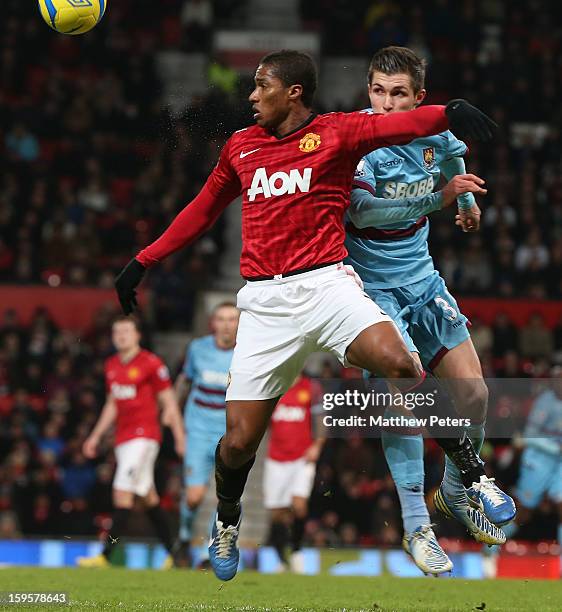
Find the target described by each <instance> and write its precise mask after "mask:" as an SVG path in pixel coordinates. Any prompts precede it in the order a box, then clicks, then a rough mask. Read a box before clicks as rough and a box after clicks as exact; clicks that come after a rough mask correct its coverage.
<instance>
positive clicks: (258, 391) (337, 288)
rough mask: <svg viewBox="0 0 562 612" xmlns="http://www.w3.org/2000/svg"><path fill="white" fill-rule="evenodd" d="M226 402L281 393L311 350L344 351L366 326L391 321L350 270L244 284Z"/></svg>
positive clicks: (329, 269) (340, 268) (323, 270)
mask: <svg viewBox="0 0 562 612" xmlns="http://www.w3.org/2000/svg"><path fill="white" fill-rule="evenodd" d="M237 306H238V308H239V309H240V311H241V314H240V323H239V325H238V334H237V336H236V346H235V348H234V355H233V357H232V364H231V366H230V376H229V386H228V388H227V391H226V400H227V401H229V400H264V399H272V398H275V397H279V396H281V395H283V394H284V393H285V392H286V391H287V390H288V389H289V388H290V387H291V385H292V384H293V382H294V381H295V379H296V378H297V376H298V375H299V374H300V372H301V370H302V368H303V365H304V362H305V360H306V358H307V357H308V356H309V355H310V354H311V353H314V352H317V351H325V352H330V353H332V354H334V355H335V356H336V357H337V358H338V359H339V360H340V362H341V363H342V364H343V365H345V366H349V365H350V364H349V363H348V362H347V361H346V359H345V353H346V351H347V348H348V347H349V345H350V344H351V343H352V342H353V341H354V340H355V338H357V336H358V335H359V334H360V333H361V332H362V331H363V330H364V329H366V328H367V327H370V326H371V325H374V324H375V323H381V322H382V321H389V322H392V319H391V318H390V317H389V316H388V315H387V314H385V313H383V312H382V311H381V309H380V308H379V307H378V306H377V305H376V304H375V302H373V301H372V300H371V299H370V298H369V297H368V296H367V294H366V293H364V291H363V287H362V285H361V281H360V280H358V277H357V275H356V274H355V273H354V271H353V268H352V267H351V266H344V265H343V264H341V263H339V264H333V265H330V266H326V267H325V268H320V269H318V270H312V271H310V272H303V273H302V274H296V275H295V276H289V277H287V278H275V279H272V280H263V281H248V282H247V283H246V285H244V287H242V289H240V291H239V292H238V299H237Z"/></svg>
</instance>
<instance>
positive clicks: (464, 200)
mask: <svg viewBox="0 0 562 612" xmlns="http://www.w3.org/2000/svg"><path fill="white" fill-rule="evenodd" d="M458 142H461V141H460V140H459V141H458ZM463 144H464V143H463ZM465 149H466V147H465ZM439 169H440V170H441V173H442V174H443V176H444V177H445V180H447V181H450V180H451V179H452V178H453V177H454V176H456V175H457V174H466V166H465V164H464V158H463V157H462V155H457V156H455V157H449V158H448V159H445V160H443V161H442V162H441V163H440V164H439ZM457 203H458V205H459V208H461V209H463V210H470V209H471V208H472V207H473V206H474V204H476V199H475V198H474V194H473V193H470V192H467V193H461V195H460V196H458V197H457Z"/></svg>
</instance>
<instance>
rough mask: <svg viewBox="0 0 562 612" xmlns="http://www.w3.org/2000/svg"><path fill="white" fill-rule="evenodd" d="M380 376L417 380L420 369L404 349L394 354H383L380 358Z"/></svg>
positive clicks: (420, 372)
mask: <svg viewBox="0 0 562 612" xmlns="http://www.w3.org/2000/svg"><path fill="white" fill-rule="evenodd" d="M381 367H382V374H383V376H385V377H386V378H391V379H392V378H419V377H420V376H421V375H422V372H423V370H422V368H421V366H420V365H419V364H418V363H417V361H416V360H415V359H414V357H413V356H412V354H411V353H410V352H409V351H408V350H407V349H406V350H404V351H399V352H396V353H391V352H385V354H384V355H383V356H382V358H381Z"/></svg>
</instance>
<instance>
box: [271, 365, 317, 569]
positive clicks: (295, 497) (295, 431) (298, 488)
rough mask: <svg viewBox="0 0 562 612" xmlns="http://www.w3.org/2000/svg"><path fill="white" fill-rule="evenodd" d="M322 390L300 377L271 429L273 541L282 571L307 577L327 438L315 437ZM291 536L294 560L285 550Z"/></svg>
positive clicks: (277, 410) (281, 403) (278, 408)
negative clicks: (308, 527) (315, 492)
mask: <svg viewBox="0 0 562 612" xmlns="http://www.w3.org/2000/svg"><path fill="white" fill-rule="evenodd" d="M321 395H322V388H321V387H320V385H319V384H318V383H316V382H315V381H313V380H312V379H310V378H308V377H307V376H300V377H299V378H298V379H297V381H296V382H295V384H294V385H293V386H292V387H291V388H290V389H289V390H288V391H287V393H285V395H284V396H283V397H282V398H281V399H280V400H279V403H278V404H277V406H276V407H275V410H274V411H273V414H272V416H271V421H270V425H269V445H268V449H267V459H266V460H265V471H264V475H263V498H264V505H265V507H266V508H267V509H268V510H271V533H270V541H271V543H272V544H273V546H274V547H275V549H276V551H277V554H278V555H279V559H280V561H281V563H282V565H281V568H282V569H284V568H285V566H287V565H290V568H291V570H292V571H294V572H296V573H298V574H301V573H303V570H304V567H303V558H302V553H301V546H302V540H303V536H304V525H305V520H306V516H307V514H308V498H309V497H310V492H311V491H312V485H313V484H314V475H315V473H316V462H317V461H318V458H319V456H320V453H321V451H322V446H323V444H324V439H323V438H322V437H321V436H317V437H316V439H315V438H314V436H313V418H314V415H317V414H318V413H319V412H321V410H322V406H321ZM288 530H290V536H291V538H290V539H291V557H290V563H287V559H286V557H285V549H286V546H287V543H288Z"/></svg>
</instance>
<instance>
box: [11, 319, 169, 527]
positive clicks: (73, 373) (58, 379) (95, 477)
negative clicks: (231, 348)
mask: <svg viewBox="0 0 562 612" xmlns="http://www.w3.org/2000/svg"><path fill="white" fill-rule="evenodd" d="M113 316H114V312H113V310H112V309H107V310H106V309H102V310H101V311H100V312H99V314H98V316H97V317H96V319H95V321H93V324H92V327H91V329H90V330H88V331H87V333H85V334H83V335H78V334H76V333H73V332H70V331H68V330H65V329H59V328H57V326H56V325H55V324H54V323H53V321H52V320H51V318H50V317H49V315H48V313H47V312H46V311H45V310H38V311H37V312H36V313H35V315H34V317H33V319H32V321H31V322H30V324H29V325H28V326H22V325H21V324H20V322H19V320H18V318H17V315H16V313H15V312H14V311H6V312H4V313H3V314H2V319H1V320H0V539H2V538H14V537H18V536H19V535H22V534H23V535H46V534H51V535H59V536H63V535H65V536H74V535H95V534H97V533H100V532H102V531H103V530H104V529H107V528H108V527H109V526H110V522H109V521H110V513H111V508H112V502H111V482H112V480H113V472H114V467H115V460H114V456H113V453H112V452H111V449H112V440H111V438H107V439H106V440H105V441H104V443H103V448H101V449H100V454H99V457H100V458H99V460H97V461H95V462H91V461H88V460H87V459H86V458H85V457H84V455H83V454H82V444H83V442H84V440H85V438H86V436H87V435H88V434H89V433H90V431H91V429H92V428H93V426H94V424H95V422H96V419H97V417H98V415H99V411H100V409H101V407H102V405H103V403H104V399H105V383H104V375H103V371H104V370H103V363H104V359H105V358H106V357H107V356H109V355H110V354H111V353H112V352H113V349H112V346H111V340H110V335H109V328H110V321H111V318H112V317H113ZM144 336H145V339H146V340H148V343H149V342H150V337H149V336H147V334H146V333H145V334H144ZM157 483H158V485H159V487H160V489H161V490H162V493H163V505H164V507H165V508H166V509H167V510H170V511H171V512H172V513H176V512H177V511H178V502H179V490H180V487H181V473H180V466H179V463H178V462H177V461H176V458H175V455H174V452H173V444H172V443H171V442H170V441H169V440H168V439H167V438H166V439H165V442H164V446H163V450H162V454H161V457H160V461H159V463H158V470H157ZM135 516H136V515H135ZM135 520H137V521H142V520H143V518H142V514H141V515H139V516H138V517H136V519H135ZM130 529H131V532H133V533H135V532H137V533H143V530H147V533H150V527H149V526H148V525H145V524H142V527H141V526H139V525H138V524H135V523H133V524H132V525H131V526H130Z"/></svg>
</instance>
